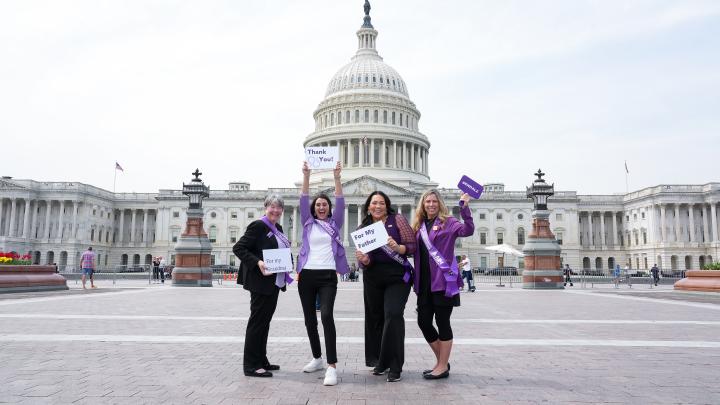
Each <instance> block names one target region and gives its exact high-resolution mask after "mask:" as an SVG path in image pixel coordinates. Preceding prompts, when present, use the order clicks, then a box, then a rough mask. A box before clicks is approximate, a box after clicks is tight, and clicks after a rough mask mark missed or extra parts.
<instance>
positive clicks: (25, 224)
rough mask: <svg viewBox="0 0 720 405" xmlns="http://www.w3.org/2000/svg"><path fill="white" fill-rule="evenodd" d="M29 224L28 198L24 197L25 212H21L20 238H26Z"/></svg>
mask: <svg viewBox="0 0 720 405" xmlns="http://www.w3.org/2000/svg"><path fill="white" fill-rule="evenodd" d="M29 225H30V199H28V198H26V199H25V212H24V213H23V231H22V238H23V239H26V240H27V238H28V229H29Z"/></svg>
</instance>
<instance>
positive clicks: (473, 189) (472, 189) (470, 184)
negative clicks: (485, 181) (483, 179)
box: [458, 176, 483, 198]
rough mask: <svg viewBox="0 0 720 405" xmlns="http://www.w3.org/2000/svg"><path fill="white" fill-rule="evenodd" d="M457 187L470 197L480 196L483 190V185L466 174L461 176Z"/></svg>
mask: <svg viewBox="0 0 720 405" xmlns="http://www.w3.org/2000/svg"><path fill="white" fill-rule="evenodd" d="M458 188H459V189H460V190H462V191H464V192H466V193H468V194H469V195H470V197H472V198H480V195H481V194H482V192H483V186H481V185H480V184H478V183H477V182H476V181H475V180H473V179H471V178H470V177H468V176H462V178H461V179H460V182H459V183H458Z"/></svg>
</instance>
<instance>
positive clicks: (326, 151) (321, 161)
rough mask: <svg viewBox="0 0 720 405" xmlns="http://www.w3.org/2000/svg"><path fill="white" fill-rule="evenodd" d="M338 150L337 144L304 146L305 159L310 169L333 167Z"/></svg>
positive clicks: (336, 160) (337, 160)
mask: <svg viewBox="0 0 720 405" xmlns="http://www.w3.org/2000/svg"><path fill="white" fill-rule="evenodd" d="M339 156H340V152H339V149H338V147H337V146H311V147H307V148H305V160H306V161H307V162H308V166H309V167H310V169H311V170H316V169H334V168H335V165H337V162H339V161H340V159H339Z"/></svg>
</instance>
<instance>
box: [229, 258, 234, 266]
mask: <svg viewBox="0 0 720 405" xmlns="http://www.w3.org/2000/svg"><path fill="white" fill-rule="evenodd" d="M229 264H230V265H231V266H235V255H230V263H229Z"/></svg>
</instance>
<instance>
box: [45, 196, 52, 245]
mask: <svg viewBox="0 0 720 405" xmlns="http://www.w3.org/2000/svg"><path fill="white" fill-rule="evenodd" d="M45 205H46V208H45V232H44V233H45V238H44V239H50V210H51V209H52V200H47V201H46V202H45Z"/></svg>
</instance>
